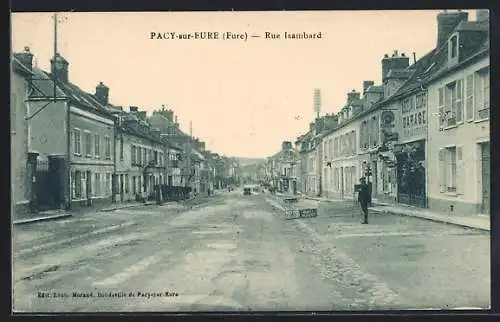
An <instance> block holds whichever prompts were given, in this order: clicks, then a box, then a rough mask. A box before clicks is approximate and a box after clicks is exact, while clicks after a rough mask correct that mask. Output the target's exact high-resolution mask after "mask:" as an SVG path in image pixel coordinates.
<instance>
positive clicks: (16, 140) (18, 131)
mask: <svg viewBox="0 0 500 322" xmlns="http://www.w3.org/2000/svg"><path fill="white" fill-rule="evenodd" d="M16 56H17V57H16ZM23 58H24V60H26V61H27V63H26V61H24V63H26V65H27V66H29V67H27V66H25V64H23ZM32 59H33V55H32V54H31V53H30V52H29V49H28V48H26V51H25V53H23V54H22V55H21V57H19V55H15V56H13V57H12V61H11V63H12V65H11V93H10V156H11V162H10V165H11V171H10V175H11V177H10V182H11V187H12V188H11V206H12V210H13V211H15V212H16V214H25V213H28V212H30V211H31V207H30V206H31V201H32V198H33V197H32V189H33V188H34V185H33V183H32V181H33V180H32V178H33V176H35V175H36V173H35V172H34V171H35V169H34V168H33V167H32V165H33V162H32V160H31V159H32V158H36V157H37V154H29V152H31V151H30V150H29V147H28V136H29V133H28V131H29V130H28V122H27V121H26V120H25V118H26V117H27V116H28V106H27V103H26V99H27V98H28V90H29V80H30V78H31V77H32V76H33V72H32V71H31V61H32Z"/></svg>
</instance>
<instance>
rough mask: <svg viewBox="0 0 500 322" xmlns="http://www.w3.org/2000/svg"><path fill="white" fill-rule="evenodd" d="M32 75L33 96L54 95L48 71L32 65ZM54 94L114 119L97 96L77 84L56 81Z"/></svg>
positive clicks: (48, 96) (49, 96) (45, 96)
mask: <svg viewBox="0 0 500 322" xmlns="http://www.w3.org/2000/svg"><path fill="white" fill-rule="evenodd" d="M32 71H33V74H34V77H33V79H32V81H33V85H34V86H35V90H34V91H33V94H32V97H35V98H37V97H38V98H41V99H43V98H47V99H50V98H51V97H53V96H54V81H53V80H52V77H51V75H50V74H49V73H47V72H45V71H43V70H41V69H39V68H37V67H33V69H32ZM55 87H56V96H58V97H63V98H67V99H68V100H70V101H71V102H72V103H74V104H75V105H78V106H79V107H82V108H84V109H86V110H89V111H91V112H93V113H97V114H100V115H102V116H104V117H108V118H110V119H114V116H113V115H111V113H110V112H109V111H108V110H107V109H106V108H105V106H104V105H103V104H101V103H100V102H99V101H98V100H97V98H96V97H95V96H94V95H93V94H90V93H87V92H85V91H84V90H82V89H81V88H79V87H78V86H76V85H74V84H72V83H70V82H68V83H64V82H61V81H56V86H55Z"/></svg>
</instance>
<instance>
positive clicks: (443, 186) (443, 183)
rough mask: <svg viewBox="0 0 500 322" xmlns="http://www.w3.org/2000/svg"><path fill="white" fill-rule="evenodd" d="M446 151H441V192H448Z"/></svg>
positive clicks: (439, 169)
mask: <svg viewBox="0 0 500 322" xmlns="http://www.w3.org/2000/svg"><path fill="white" fill-rule="evenodd" d="M445 153H446V149H444V148H442V149H439V160H438V162H439V163H438V172H439V192H445V191H446V163H445Z"/></svg>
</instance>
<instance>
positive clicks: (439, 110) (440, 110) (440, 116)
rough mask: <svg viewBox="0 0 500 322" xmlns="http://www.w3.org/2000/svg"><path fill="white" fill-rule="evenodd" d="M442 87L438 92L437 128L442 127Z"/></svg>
mask: <svg viewBox="0 0 500 322" xmlns="http://www.w3.org/2000/svg"><path fill="white" fill-rule="evenodd" d="M443 113H444V87H441V88H440V89H439V90H438V116H439V127H440V128H442V127H443V125H444V117H443V116H444V115H443Z"/></svg>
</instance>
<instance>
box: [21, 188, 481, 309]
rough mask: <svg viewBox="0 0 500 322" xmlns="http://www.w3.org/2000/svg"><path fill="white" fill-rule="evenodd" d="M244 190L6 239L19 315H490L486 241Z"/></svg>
mask: <svg viewBox="0 0 500 322" xmlns="http://www.w3.org/2000/svg"><path fill="white" fill-rule="evenodd" d="M277 203H278V200H277V198H276V197H274V196H271V195H269V194H263V195H252V196H243V194H242V191H241V190H235V191H233V192H230V193H227V192H225V193H222V194H220V195H216V196H213V197H211V198H210V199H204V200H202V201H200V202H198V203H197V204H195V205H194V206H185V205H181V204H177V203H169V204H165V205H163V206H143V207H137V208H128V209H122V210H117V211H114V212H93V213H88V214H84V215H78V216H75V217H72V218H69V219H63V220H58V221H46V222H39V223H35V224H28V225H19V226H15V227H14V228H13V248H14V249H13V252H14V262H13V273H14V276H13V287H14V290H13V306H14V310H15V311H16V312H95V311H97V312H103V311H114V312H117V311H123V312H125V311H143V312H144V311H214V310H224V311H233V310H243V311H262V310H264V311H265V310H311V311H312V310H315V311H317V310H369V309H405V308H414V309H423V308H458V307H477V308H479V307H480V308H487V307H489V303H490V236H489V233H487V232H481V231H474V230H469V229H465V228H461V227H456V226H452V225H446V224H440V223H436V222H432V221H426V220H422V219H418V218H410V217H399V216H395V215H387V214H384V215H382V214H380V215H376V214H373V215H371V216H370V219H369V221H370V224H368V225H362V224H361V223H360V222H361V212H360V210H359V209H358V207H357V206H355V205H354V204H353V203H352V202H336V203H329V202H316V203H317V205H318V207H319V211H318V216H317V217H314V218H301V219H294V220H285V219H284V216H283V214H282V212H281V211H278V210H276V209H275V208H274V207H273V206H272V205H276V204H277Z"/></svg>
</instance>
